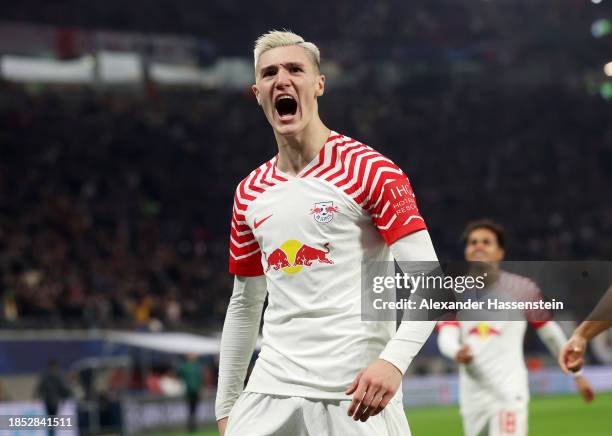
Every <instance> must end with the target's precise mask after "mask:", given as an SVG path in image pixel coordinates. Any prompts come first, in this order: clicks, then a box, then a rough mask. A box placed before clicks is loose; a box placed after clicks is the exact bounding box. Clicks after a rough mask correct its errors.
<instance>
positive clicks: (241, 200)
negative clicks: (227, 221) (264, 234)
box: [230, 157, 287, 276]
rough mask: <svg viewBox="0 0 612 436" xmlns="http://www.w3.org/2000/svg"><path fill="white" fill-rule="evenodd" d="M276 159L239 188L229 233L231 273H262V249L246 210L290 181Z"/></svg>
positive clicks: (249, 176) (253, 172) (251, 274)
mask: <svg viewBox="0 0 612 436" xmlns="http://www.w3.org/2000/svg"><path fill="white" fill-rule="evenodd" d="M277 158H278V157H274V158H273V159H271V160H269V161H268V162H266V163H264V164H263V165H261V166H260V167H259V168H257V169H255V170H254V171H252V172H251V174H249V175H248V176H247V177H246V178H245V179H244V180H243V181H242V182H240V184H239V185H238V187H237V188H236V193H235V194H234V208H233V210H232V227H231V232H230V272H232V273H233V274H237V275H242V276H258V275H262V274H263V267H262V265H261V261H260V256H261V255H260V254H259V253H260V251H261V249H260V247H259V244H258V243H257V240H256V239H255V236H254V235H253V231H252V230H251V227H250V226H249V224H248V223H247V221H246V210H247V208H248V206H249V203H251V202H252V201H254V200H255V199H256V198H257V197H258V196H259V195H261V194H263V193H264V192H265V191H266V190H267V189H269V188H271V187H272V186H276V185H277V184H279V183H282V182H286V181H287V179H286V178H285V177H283V176H281V175H279V174H278V173H277V172H276V160H277Z"/></svg>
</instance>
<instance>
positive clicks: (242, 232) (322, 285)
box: [229, 132, 426, 399]
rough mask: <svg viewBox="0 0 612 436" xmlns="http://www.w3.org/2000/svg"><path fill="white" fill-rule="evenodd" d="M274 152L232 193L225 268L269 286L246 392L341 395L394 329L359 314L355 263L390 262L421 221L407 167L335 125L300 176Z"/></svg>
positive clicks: (358, 272)
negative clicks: (396, 245) (284, 168)
mask: <svg viewBox="0 0 612 436" xmlns="http://www.w3.org/2000/svg"><path fill="white" fill-rule="evenodd" d="M277 159H278V156H277V157H274V158H273V159H271V160H270V161H268V162H266V163H264V164H263V165H261V166H260V167H259V168H257V169H256V170H254V171H253V172H251V174H250V175H249V176H248V177H247V178H246V179H244V180H243V181H242V182H241V183H240V184H239V186H238V188H237V189H236V195H235V197H234V210H233V215H232V228H231V241H230V262H229V264H230V272H231V273H233V274H236V275H241V276H257V275H262V274H265V276H266V281H267V286H268V307H267V309H266V311H265V314H264V325H263V342H262V346H261V352H260V354H259V358H258V359H257V362H256V364H255V368H254V369H253V372H252V374H251V377H250V380H249V383H248V385H247V387H246V391H250V392H258V393H264V394H272V395H274V394H276V395H287V396H302V397H310V398H327V399H346V398H347V397H346V396H345V395H344V391H345V389H346V388H347V386H348V385H349V384H350V383H351V382H352V381H353V379H354V377H355V375H356V374H357V372H358V371H359V370H360V369H362V368H364V367H366V366H367V365H369V364H370V363H371V362H372V361H374V360H375V359H377V358H378V356H379V354H380V353H381V352H382V350H383V349H384V347H385V345H386V344H387V342H388V341H389V340H390V339H391V337H392V336H393V335H394V334H395V323H394V322H362V321H361V304H360V302H361V262H362V261H364V260H371V261H386V260H392V257H391V255H390V250H389V248H388V245H390V244H392V243H393V242H394V241H395V240H397V239H399V238H401V237H403V236H405V235H408V234H410V233H412V232H415V231H417V230H422V229H425V228H426V227H425V223H424V221H423V218H422V217H421V215H420V214H419V212H418V210H417V206H416V201H415V198H414V194H413V192H412V188H411V186H410V183H409V181H408V178H407V177H406V175H405V174H404V173H403V172H402V171H401V170H400V169H399V168H398V167H397V166H396V165H395V164H393V162H391V161H390V160H389V159H387V158H385V157H384V156H382V155H381V154H380V153H378V152H376V151H375V150H373V149H372V148H370V147H368V146H366V145H364V144H361V143H359V142H357V141H355V140H354V139H351V138H348V137H346V136H343V135H340V134H338V133H335V132H332V133H331V135H330V137H329V138H328V140H327V142H326V144H325V145H324V147H323V148H322V149H321V151H320V153H319V154H318V156H317V157H316V158H315V159H313V161H312V162H310V163H309V164H308V165H307V166H306V167H305V168H304V169H303V170H302V171H301V172H300V174H298V175H296V176H291V175H288V174H284V173H282V172H281V171H279V170H278V168H277V167H276V162H277Z"/></svg>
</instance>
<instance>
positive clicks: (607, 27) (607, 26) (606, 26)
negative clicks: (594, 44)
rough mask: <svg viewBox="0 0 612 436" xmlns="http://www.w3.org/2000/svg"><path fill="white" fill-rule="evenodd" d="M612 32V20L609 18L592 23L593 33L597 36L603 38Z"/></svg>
mask: <svg viewBox="0 0 612 436" xmlns="http://www.w3.org/2000/svg"><path fill="white" fill-rule="evenodd" d="M610 32H612V21H610V20H608V19H607V18H600V19H599V20H596V21H594V22H593V24H592V25H591V34H592V35H593V36H594V37H595V38H603V37H604V36H606V35H608V34H609V33H610Z"/></svg>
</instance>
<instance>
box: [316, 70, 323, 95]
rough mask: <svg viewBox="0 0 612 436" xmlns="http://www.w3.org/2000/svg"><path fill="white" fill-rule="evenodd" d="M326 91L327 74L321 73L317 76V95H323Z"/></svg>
mask: <svg viewBox="0 0 612 436" xmlns="http://www.w3.org/2000/svg"><path fill="white" fill-rule="evenodd" d="M324 93H325V76H324V75H323V74H319V77H318V78H317V83H316V88H315V96H316V97H321V96H322V95H323V94H324Z"/></svg>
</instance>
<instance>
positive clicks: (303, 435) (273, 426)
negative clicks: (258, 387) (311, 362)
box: [225, 392, 410, 436]
mask: <svg viewBox="0 0 612 436" xmlns="http://www.w3.org/2000/svg"><path fill="white" fill-rule="evenodd" d="M350 404H351V402H350V401H347V400H315V399H308V398H302V397H279V396H274V395H266V394H258V393H255V392H243V393H242V395H240V398H238V401H236V404H235V405H234V407H233V408H232V411H231V413H230V415H229V419H228V422H227V428H226V431H225V436H272V435H274V436H410V428H409V427H408V421H407V420H406V415H405V414H404V409H403V406H402V401H401V399H396V398H394V399H393V400H391V401H390V402H389V404H387V407H385V409H384V410H383V411H382V412H381V413H379V414H378V415H376V416H371V417H370V418H368V420H367V421H366V422H361V421H355V420H353V418H351V417H350V416H348V408H349V406H350Z"/></svg>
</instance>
